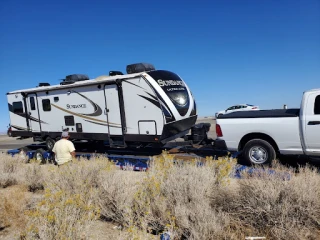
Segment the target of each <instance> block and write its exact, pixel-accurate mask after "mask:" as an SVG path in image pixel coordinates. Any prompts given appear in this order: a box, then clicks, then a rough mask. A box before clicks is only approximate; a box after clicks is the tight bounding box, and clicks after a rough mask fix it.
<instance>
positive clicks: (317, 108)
mask: <svg viewBox="0 0 320 240" xmlns="http://www.w3.org/2000/svg"><path fill="white" fill-rule="evenodd" d="M314 114H320V95H318V96H316V99H315V101H314Z"/></svg>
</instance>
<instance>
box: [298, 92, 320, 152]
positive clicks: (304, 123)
mask: <svg viewBox="0 0 320 240" xmlns="http://www.w3.org/2000/svg"><path fill="white" fill-rule="evenodd" d="M300 121H301V124H300V132H301V136H302V137H301V144H302V147H303V150H304V153H305V154H306V155H310V156H320V89H318V90H317V89H315V90H311V91H308V92H305V93H304V95H303V98H302V102H301V108H300Z"/></svg>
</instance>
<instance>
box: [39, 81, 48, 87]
mask: <svg viewBox="0 0 320 240" xmlns="http://www.w3.org/2000/svg"><path fill="white" fill-rule="evenodd" d="M48 86H50V83H46V82H41V83H39V86H38V87H48Z"/></svg>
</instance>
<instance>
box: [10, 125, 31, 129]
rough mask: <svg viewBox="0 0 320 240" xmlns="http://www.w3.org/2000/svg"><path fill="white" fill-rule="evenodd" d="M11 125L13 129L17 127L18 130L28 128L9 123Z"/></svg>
mask: <svg viewBox="0 0 320 240" xmlns="http://www.w3.org/2000/svg"><path fill="white" fill-rule="evenodd" d="M10 126H11V127H13V128H15V129H18V130H26V131H27V130H28V129H27V128H24V127H20V126H16V125H12V124H11V125H10Z"/></svg>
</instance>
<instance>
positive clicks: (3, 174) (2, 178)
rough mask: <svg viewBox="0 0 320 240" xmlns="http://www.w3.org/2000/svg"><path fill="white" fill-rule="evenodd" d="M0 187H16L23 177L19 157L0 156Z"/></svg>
mask: <svg viewBox="0 0 320 240" xmlns="http://www.w3.org/2000/svg"><path fill="white" fill-rule="evenodd" d="M0 159H1V160H0V187H2V188H5V187H9V186H12V185H16V184H17V183H18V181H19V180H20V179H21V178H22V175H23V173H22V172H23V166H22V163H21V159H20V156H19V155H18V156H15V157H12V156H10V155H6V154H1V155H0Z"/></svg>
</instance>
